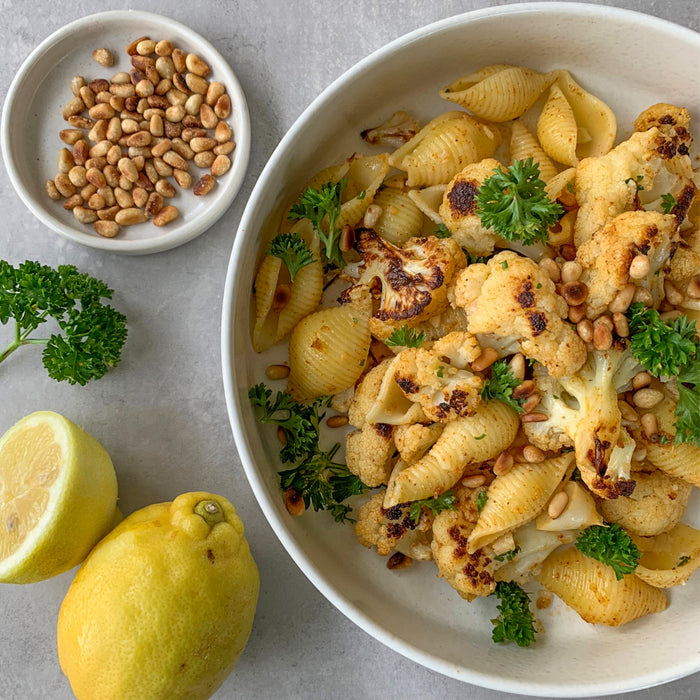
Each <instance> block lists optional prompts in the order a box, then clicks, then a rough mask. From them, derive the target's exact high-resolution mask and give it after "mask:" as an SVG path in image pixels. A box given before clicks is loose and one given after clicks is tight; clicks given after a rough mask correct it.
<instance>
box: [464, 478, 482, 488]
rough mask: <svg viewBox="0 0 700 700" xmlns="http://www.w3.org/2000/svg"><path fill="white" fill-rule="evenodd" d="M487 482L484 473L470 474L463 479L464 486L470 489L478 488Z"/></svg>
mask: <svg viewBox="0 0 700 700" xmlns="http://www.w3.org/2000/svg"><path fill="white" fill-rule="evenodd" d="M485 483H486V476H485V475H484V474H470V475H469V476H465V477H464V478H463V479H462V486H464V487H465V488H468V489H478V488H479V486H483V485H484V484H485Z"/></svg>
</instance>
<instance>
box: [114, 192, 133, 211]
mask: <svg viewBox="0 0 700 700" xmlns="http://www.w3.org/2000/svg"><path fill="white" fill-rule="evenodd" d="M114 198H115V199H116V200H117V204H118V205H119V206H120V207H121V208H122V209H128V208H129V207H133V206H134V198H133V197H132V196H131V192H127V191H126V190H123V189H122V188H121V187H115V188H114Z"/></svg>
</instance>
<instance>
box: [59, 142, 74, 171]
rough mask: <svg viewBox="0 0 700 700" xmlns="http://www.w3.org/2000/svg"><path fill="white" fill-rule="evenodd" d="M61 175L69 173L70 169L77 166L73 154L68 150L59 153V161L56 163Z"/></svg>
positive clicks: (63, 149) (64, 149)
mask: <svg viewBox="0 0 700 700" xmlns="http://www.w3.org/2000/svg"><path fill="white" fill-rule="evenodd" d="M56 165H57V167H58V172H59V173H68V172H70V169H71V168H72V167H73V166H74V165H75V160H74V159H73V153H71V151H69V150H68V149H67V148H62V149H61V150H60V151H59V152H58V160H57V163H56Z"/></svg>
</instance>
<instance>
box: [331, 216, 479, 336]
mask: <svg viewBox="0 0 700 700" xmlns="http://www.w3.org/2000/svg"><path fill="white" fill-rule="evenodd" d="M355 236H356V239H355V247H356V248H357V252H358V253H359V254H360V257H361V258H362V263H361V264H360V266H359V277H358V279H357V282H356V284H355V285H354V286H353V287H350V288H349V289H347V290H345V292H343V295H342V298H345V297H346V296H347V295H348V294H351V293H352V292H351V290H352V289H354V287H356V286H357V285H368V286H369V287H371V288H372V289H373V290H377V291H378V290H379V289H380V290H381V292H380V300H379V305H378V308H377V309H376V311H375V312H374V313H373V318H372V319H371V320H370V330H371V331H372V333H373V334H374V330H375V329H374V327H373V325H372V324H373V323H375V324H378V325H379V327H380V329H381V327H382V323H387V322H388V323H395V324H396V327H399V326H402V325H405V324H406V323H407V322H412V323H418V322H421V321H425V320H426V319H428V318H430V317H431V316H437V315H438V314H440V313H442V312H443V311H444V310H445V309H447V308H448V307H449V303H448V301H447V287H448V285H449V284H450V282H451V281H452V279H453V277H454V276H455V273H456V272H457V271H458V270H459V269H461V268H462V267H464V266H465V265H466V264H467V261H466V258H465V256H464V253H463V252H462V249H461V248H460V247H459V245H458V244H457V243H456V242H455V241H453V240H452V239H451V238H445V239H439V238H436V237H435V236H429V237H428V238H411V239H410V240H409V241H408V242H407V243H406V244H405V245H404V246H403V248H398V247H396V246H394V245H392V244H391V243H388V242H387V241H385V240H383V239H382V238H381V237H380V236H379V235H378V234H377V233H376V232H375V231H373V230H372V229H368V228H360V229H357V230H356V232H355ZM346 270H347V268H346Z"/></svg>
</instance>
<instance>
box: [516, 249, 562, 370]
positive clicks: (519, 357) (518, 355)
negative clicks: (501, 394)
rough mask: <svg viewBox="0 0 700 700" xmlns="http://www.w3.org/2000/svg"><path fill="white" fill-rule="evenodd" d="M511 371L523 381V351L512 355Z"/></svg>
mask: <svg viewBox="0 0 700 700" xmlns="http://www.w3.org/2000/svg"><path fill="white" fill-rule="evenodd" d="M552 262H554V261H552ZM510 371H511V373H512V375H513V376H514V377H515V378H516V379H519V380H520V381H521V382H522V381H523V379H525V355H523V354H522V353H521V352H518V353H516V354H515V355H513V357H511V359H510Z"/></svg>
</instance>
